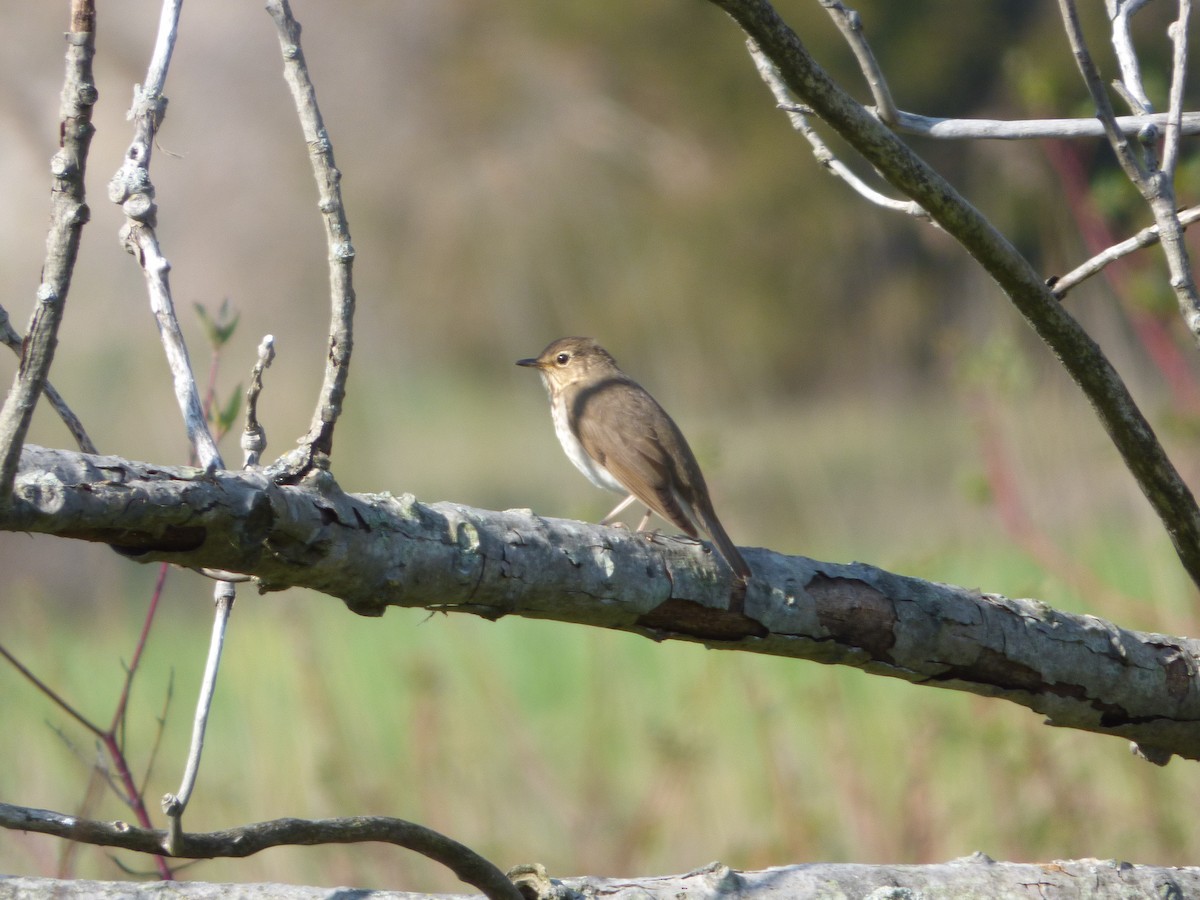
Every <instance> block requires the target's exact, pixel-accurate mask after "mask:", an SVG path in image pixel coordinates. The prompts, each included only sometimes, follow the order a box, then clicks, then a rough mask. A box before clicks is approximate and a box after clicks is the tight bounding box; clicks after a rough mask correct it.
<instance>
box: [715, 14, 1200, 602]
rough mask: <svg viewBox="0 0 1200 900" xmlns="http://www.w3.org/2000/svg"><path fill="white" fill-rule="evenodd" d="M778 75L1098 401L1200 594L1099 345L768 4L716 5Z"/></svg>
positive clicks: (1186, 496)
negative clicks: (981, 275)
mask: <svg viewBox="0 0 1200 900" xmlns="http://www.w3.org/2000/svg"><path fill="white" fill-rule="evenodd" d="M713 2H714V3H715V4H716V5H718V6H720V7H721V8H722V9H724V10H725V11H726V12H728V13H729V14H730V15H731V16H732V17H733V18H734V20H735V21H736V22H737V23H738V24H739V25H740V26H741V27H742V29H743V30H744V31H745V32H746V33H747V34H748V35H749V36H750V37H752V38H754V40H755V41H756V42H757V43H758V45H759V46H760V47H761V48H762V49H763V52H764V53H766V54H767V55H768V56H769V57H770V58H771V59H772V61H773V62H774V63H775V65H776V66H778V68H779V71H780V73H781V75H782V76H783V78H784V81H785V82H786V83H787V85H788V87H789V89H790V90H791V91H792V92H793V93H794V94H795V95H796V96H797V97H799V98H800V100H801V102H803V103H805V104H806V105H808V106H811V107H812V108H813V110H814V111H815V112H816V114H817V115H819V116H820V117H821V118H822V119H823V120H824V121H825V122H827V123H828V124H829V125H830V126H831V127H833V129H834V130H835V131H837V132H838V133H839V134H840V135H841V136H842V137H843V138H845V139H846V140H847V141H848V142H849V143H850V144H851V146H853V147H854V148H855V149H856V150H857V151H858V152H859V153H861V154H862V155H863V156H864V157H865V158H866V160H867V161H868V162H869V163H871V165H873V166H875V168H876V169H877V170H878V171H879V172H880V173H881V174H882V175H883V176H884V177H885V178H886V179H887V180H888V181H889V182H891V183H892V184H893V185H894V186H895V187H897V188H898V189H899V190H900V191H901V192H903V193H904V194H905V195H906V196H909V197H911V198H912V199H913V200H915V201H916V202H918V203H920V205H921V206H922V207H923V208H924V209H926V210H927V211H928V212H929V214H930V216H932V217H933V219H934V220H935V221H936V222H937V223H938V224H939V225H941V227H942V228H944V229H945V230H946V231H947V232H948V233H949V234H951V235H952V236H953V237H954V238H955V239H956V240H958V242H959V243H960V244H961V245H962V246H963V247H964V248H965V249H966V250H967V251H968V252H969V253H970V254H971V255H972V256H974V257H975V259H976V260H977V261H978V262H979V263H980V265H981V266H983V268H984V269H985V270H986V271H987V272H988V273H989V274H991V276H992V277H993V278H994V279H995V280H996V282H997V283H998V284H999V285H1000V287H1001V288H1002V289H1003V290H1004V292H1005V293H1006V294H1007V295H1008V297H1009V299H1010V300H1011V301H1012V302H1013V304H1014V305H1015V306H1016V307H1017V309H1018V310H1019V311H1020V312H1021V313H1022V315H1024V316H1025V318H1026V320H1027V321H1028V322H1029V323H1030V325H1031V326H1032V327H1033V328H1034V330H1035V331H1036V332H1037V333H1038V334H1039V335H1040V336H1041V338H1042V340H1044V341H1045V342H1046V344H1047V345H1048V346H1049V347H1050V348H1051V350H1052V351H1053V352H1054V354H1055V355H1056V356H1057V357H1058V358H1059V360H1060V361H1061V362H1062V364H1063V366H1064V367H1065V368H1066V369H1067V371H1068V372H1069V373H1070V375H1071V377H1072V378H1074V379H1075V381H1076V383H1077V384H1078V385H1079V386H1080V388H1081V389H1082V390H1083V392H1084V393H1085V395H1086V396H1087V397H1088V399H1089V400H1090V401H1091V403H1092V405H1093V408H1094V409H1095V410H1096V414H1097V416H1098V417H1099V418H1100V421H1101V424H1102V425H1103V426H1104V427H1105V429H1106V430H1107V432H1108V434H1109V437H1110V438H1111V439H1112V441H1113V443H1114V445H1115V446H1116V447H1117V449H1118V450H1119V451H1120V453H1121V456H1122V458H1123V459H1124V460H1125V465H1126V466H1127V467H1128V468H1129V470H1130V472H1131V473H1132V474H1133V476H1134V478H1135V479H1136V480H1137V483H1138V486H1139V487H1140V488H1141V489H1142V491H1143V493H1144V494H1145V495H1146V497H1147V499H1148V500H1149V501H1150V503H1151V505H1152V506H1153V507H1154V510H1155V512H1156V513H1157V514H1158V515H1159V517H1160V518H1161V519H1162V522H1163V525H1164V527H1165V528H1166V530H1167V533H1168V535H1170V537H1171V541H1172V544H1173V545H1174V547H1175V551H1176V553H1177V554H1178V555H1179V559H1180V562H1181V563H1182V564H1183V566H1184V569H1185V570H1186V571H1187V573H1188V575H1189V576H1190V577H1191V578H1192V580H1193V581H1194V582H1195V583H1196V584H1197V585H1200V509H1198V508H1197V506H1196V501H1195V498H1194V497H1193V496H1192V493H1191V490H1190V489H1189V488H1188V486H1187V485H1186V484H1185V483H1184V482H1183V479H1182V478H1180V476H1179V473H1178V472H1177V471H1176V469H1175V467H1174V465H1173V464H1172V463H1171V460H1170V458H1169V457H1168V456H1167V454H1166V452H1165V451H1164V450H1163V448H1162V445H1161V444H1160V443H1159V442H1158V439H1157V437H1156V436H1155V434H1154V430H1153V429H1152V428H1151V427H1150V423H1149V422H1148V421H1146V418H1145V416H1144V415H1142V412H1141V410H1140V409H1138V406H1137V404H1136V403H1135V402H1134V400H1133V397H1132V396H1131V395H1130V393H1129V390H1128V388H1126V386H1125V384H1124V382H1123V381H1122V380H1121V377H1120V375H1119V374H1118V373H1117V371H1116V370H1115V369H1114V368H1113V366H1112V364H1111V363H1110V362H1109V361H1108V359H1107V358H1106V357H1105V356H1104V354H1103V352H1101V350H1100V348H1099V347H1098V346H1097V345H1096V343H1095V341H1093V340H1092V339H1091V337H1090V336H1089V335H1088V334H1087V333H1086V332H1085V331H1084V330H1083V329H1082V328H1081V327H1080V325H1079V323H1078V322H1076V321H1075V319H1074V318H1072V317H1071V315H1070V314H1069V313H1068V312H1067V311H1066V310H1065V309H1064V308H1063V305H1062V304H1061V303H1059V301H1058V300H1057V298H1056V297H1055V296H1054V294H1053V293H1052V292H1051V291H1050V289H1049V288H1048V287H1047V286H1046V285H1045V284H1044V283H1043V280H1042V278H1041V276H1040V275H1039V274H1038V273H1037V272H1036V271H1035V270H1034V269H1033V267H1032V266H1031V265H1030V264H1029V261H1028V260H1027V259H1025V258H1024V257H1023V256H1022V255H1021V254H1020V253H1019V252H1018V251H1017V249H1016V248H1015V247H1014V246H1013V245H1012V243H1011V242H1010V241H1008V240H1007V239H1006V238H1005V237H1004V236H1003V235H1002V234H1000V232H999V231H997V230H996V228H995V227H994V226H993V225H992V224H991V223H990V222H989V221H988V220H987V219H986V218H984V217H983V216H982V215H981V214H980V213H979V211H978V210H976V209H975V208H974V207H973V206H972V205H971V204H970V203H968V202H967V201H966V200H965V199H964V198H963V197H962V196H961V195H959V194H958V192H957V191H955V190H954V188H953V187H952V186H951V185H950V184H949V183H948V182H947V181H946V180H945V179H944V178H942V177H941V175H939V174H938V173H937V172H936V171H934V170H933V169H932V168H930V166H929V165H928V164H927V163H925V161H924V160H922V159H921V158H920V157H918V156H917V155H916V154H915V153H913V151H912V150H911V149H910V148H909V147H908V146H907V145H905V144H904V143H903V142H902V141H901V140H900V139H899V138H898V137H897V136H896V135H894V134H893V133H892V132H891V131H889V130H888V129H887V128H886V127H885V126H884V125H883V124H882V123H881V122H880V121H879V120H878V119H876V118H875V117H874V116H873V115H871V113H870V112H869V111H867V110H866V109H864V108H863V107H862V106H861V105H860V104H859V103H857V102H856V101H855V100H854V99H853V98H852V97H850V96H849V95H848V94H847V93H846V92H845V91H844V90H842V88H841V87H839V86H838V85H837V84H836V83H835V82H834V81H833V79H831V78H830V77H829V75H828V74H827V73H826V72H825V71H824V70H823V69H821V67H820V66H819V65H817V63H816V61H815V60H814V59H813V58H812V56H811V55H810V54H809V52H808V50H807V49H806V48H805V47H804V45H803V44H802V43H801V41H800V39H799V37H798V36H797V35H796V34H795V32H793V31H792V30H791V29H790V28H789V27H788V26H787V25H786V23H784V22H783V21H782V20H781V19H780V18H779V16H778V14H777V13H776V12H775V10H774V8H772V6H771V5H770V4H769V3H767V2H766V0H713Z"/></svg>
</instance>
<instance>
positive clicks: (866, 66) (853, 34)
mask: <svg viewBox="0 0 1200 900" xmlns="http://www.w3.org/2000/svg"><path fill="white" fill-rule="evenodd" d="M821 5H822V6H823V7H825V9H827V10H828V11H829V15H830V17H831V18H832V19H833V22H834V24H835V25H837V27H838V30H839V31H840V32H841V33H842V36H843V37H845V39H846V43H848V44H849V45H850V49H851V50H852V51H854V56H855V58H856V59H857V60H858V67H859V68H860V69H861V70H862V73H863V77H864V78H866V80H867V84H868V85H870V87H871V96H872V97H874V98H875V112H876V113H877V114H878V115H879V118H880V119H882V120H883V121H884V122H886V123H887V124H888V125H891V126H895V125H897V124H898V123H899V118H900V110H898V109H897V108H896V101H895V100H893V99H892V92H891V90H890V89H889V88H888V83H887V79H886V78H884V77H883V70H882V69H880V68H879V61H878V60H876V59H875V53H874V51H872V50H871V45H870V44H868V43H867V39H866V37H865V36H864V35H863V28H862V17H861V16H859V14H858V12H857V10H853V9H849V8H847V7H846V6H845V4H843V3H841V2H839V0H821Z"/></svg>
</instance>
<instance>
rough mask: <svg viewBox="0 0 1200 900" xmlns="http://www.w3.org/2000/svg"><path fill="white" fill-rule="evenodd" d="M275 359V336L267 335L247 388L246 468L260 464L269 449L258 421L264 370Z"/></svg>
mask: <svg viewBox="0 0 1200 900" xmlns="http://www.w3.org/2000/svg"><path fill="white" fill-rule="evenodd" d="M274 359H275V338H274V337H273V336H272V335H269V334H268V335H267V336H266V337H264V338H263V339H262V341H261V342H260V343H259V345H258V360H257V361H256V362H255V363H254V368H253V369H252V370H251V372H250V387H249V388H247V389H246V427H245V428H244V429H243V430H242V453H243V454H244V455H245V462H244V463H243V465H242V468H244V469H252V468H254V467H255V466H257V465H258V461H259V459H261V458H262V453H263V451H264V450H266V449H267V433H266V431H264V430H263V427H262V423H261V422H259V421H258V397H259V394H261V393H262V389H263V372H265V371H266V370H267V368H268V367H269V366H270V365H271V363H272V362H273V361H274Z"/></svg>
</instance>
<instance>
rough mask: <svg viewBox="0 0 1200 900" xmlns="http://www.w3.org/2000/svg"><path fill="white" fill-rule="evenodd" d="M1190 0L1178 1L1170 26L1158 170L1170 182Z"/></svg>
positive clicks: (1176, 153)
mask: <svg viewBox="0 0 1200 900" xmlns="http://www.w3.org/2000/svg"><path fill="white" fill-rule="evenodd" d="M1191 15H1192V4H1191V0H1179V18H1178V19H1176V20H1175V21H1174V22H1172V23H1171V28H1170V34H1171V41H1172V43H1173V45H1174V53H1173V55H1172V64H1171V94H1170V98H1169V100H1168V104H1169V108H1168V119H1167V128H1166V137H1165V138H1164V140H1163V161H1162V169H1163V172H1164V173H1166V176H1167V177H1168V178H1169V179H1171V180H1172V181H1174V178H1175V169H1176V166H1177V164H1178V162H1179V142H1180V138H1181V136H1182V124H1181V123H1182V121H1183V95H1184V89H1185V87H1186V85H1187V61H1188V22H1189V21H1190V20H1191Z"/></svg>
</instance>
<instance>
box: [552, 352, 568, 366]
mask: <svg viewBox="0 0 1200 900" xmlns="http://www.w3.org/2000/svg"><path fill="white" fill-rule="evenodd" d="M554 361H555V362H556V363H558V364H559V365H560V366H565V365H566V364H567V363H569V362H570V361H571V354H570V353H560V354H558V356H556V357H554Z"/></svg>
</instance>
